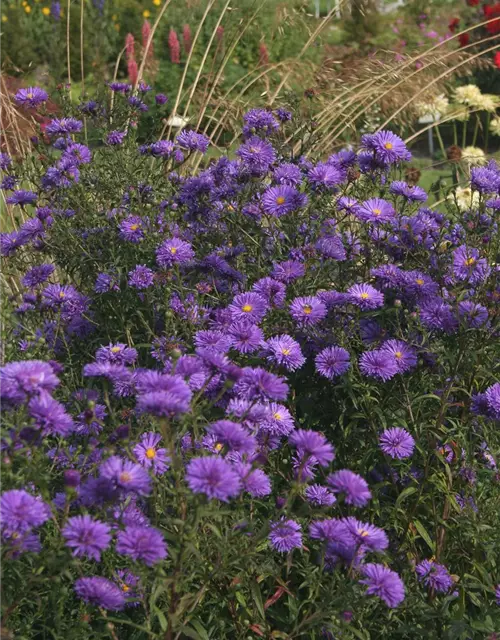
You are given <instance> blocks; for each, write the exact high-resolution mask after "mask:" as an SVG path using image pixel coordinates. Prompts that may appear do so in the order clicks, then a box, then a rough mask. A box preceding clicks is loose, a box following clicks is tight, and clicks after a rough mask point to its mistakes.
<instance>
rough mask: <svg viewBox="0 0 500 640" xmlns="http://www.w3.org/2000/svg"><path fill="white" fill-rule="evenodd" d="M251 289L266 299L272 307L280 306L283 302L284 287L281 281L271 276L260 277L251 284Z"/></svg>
mask: <svg viewBox="0 0 500 640" xmlns="http://www.w3.org/2000/svg"><path fill="white" fill-rule="evenodd" d="M252 290H253V291H255V293H258V294H259V296H262V297H263V298H264V299H265V300H267V302H268V304H270V305H272V306H273V307H282V306H283V303H284V302H285V296H286V287H285V285H284V284H283V282H279V280H274V279H273V278H261V279H260V280H257V282H256V283H255V284H254V285H253V287H252Z"/></svg>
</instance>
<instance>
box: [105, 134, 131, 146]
mask: <svg viewBox="0 0 500 640" xmlns="http://www.w3.org/2000/svg"><path fill="white" fill-rule="evenodd" d="M126 135H127V132H126V131H110V132H109V133H108V135H107V136H106V144H109V145H110V146H112V147H116V146H118V145H120V144H122V143H123V141H124V139H125V136H126Z"/></svg>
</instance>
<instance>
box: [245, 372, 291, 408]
mask: <svg viewBox="0 0 500 640" xmlns="http://www.w3.org/2000/svg"><path fill="white" fill-rule="evenodd" d="M234 391H235V393H236V395H237V396H239V397H240V398H241V399H243V400H286V397H287V396H288V385H287V384H286V382H285V380H284V378H281V377H279V376H275V375H274V374H273V373H269V371H266V370H265V369H262V368H261V367H255V368H251V367H245V368H244V369H243V375H242V376H241V378H240V379H239V380H238V382H237V383H236V385H235V388H234Z"/></svg>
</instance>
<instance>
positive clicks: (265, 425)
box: [260, 402, 295, 436]
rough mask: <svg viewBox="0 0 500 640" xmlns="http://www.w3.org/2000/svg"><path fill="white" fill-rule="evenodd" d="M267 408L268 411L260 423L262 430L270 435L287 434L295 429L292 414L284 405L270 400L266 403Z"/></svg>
mask: <svg viewBox="0 0 500 640" xmlns="http://www.w3.org/2000/svg"><path fill="white" fill-rule="evenodd" d="M268 409H269V412H268V413H267V412H266V415H265V417H264V419H263V421H262V422H261V423H260V427H261V429H262V430H263V431H266V432H269V433H270V434H272V435H277V436H287V435H289V434H290V433H291V432H292V431H293V430H294V429H295V422H294V420H293V417H292V414H291V413H290V411H288V409H287V408H286V407H285V406H284V405H282V404H277V403H275V402H271V403H270V404H269V405H268Z"/></svg>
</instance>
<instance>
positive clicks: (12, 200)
mask: <svg viewBox="0 0 500 640" xmlns="http://www.w3.org/2000/svg"><path fill="white" fill-rule="evenodd" d="M36 199H37V195H36V193H35V192H34V191H25V190H24V189H20V190H19V191H14V192H13V193H12V194H11V195H10V196H9V197H8V198H7V199H6V200H5V202H7V204H19V205H21V206H22V207H23V206H24V205H25V204H34V203H35V202H36Z"/></svg>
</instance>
